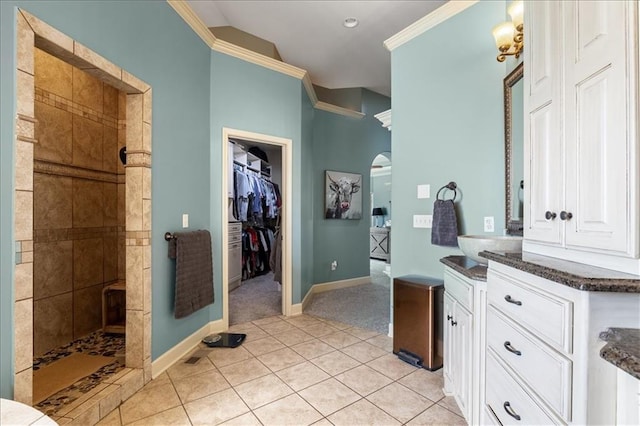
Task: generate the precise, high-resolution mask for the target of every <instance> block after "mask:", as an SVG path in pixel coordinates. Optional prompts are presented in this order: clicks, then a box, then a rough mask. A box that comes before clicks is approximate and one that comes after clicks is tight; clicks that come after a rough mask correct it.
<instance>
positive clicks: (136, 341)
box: [125, 290, 144, 368]
mask: <svg viewBox="0 0 640 426" xmlns="http://www.w3.org/2000/svg"><path fill="white" fill-rule="evenodd" d="M127 299H129V291H128V290H127ZM128 302H129V301H128V300H127V325H126V327H127V339H126V342H125V345H126V352H127V354H126V359H125V362H126V365H127V367H131V368H142V367H143V366H144V363H143V361H144V359H143V351H144V348H143V340H144V332H143V328H144V325H143V314H142V311H134V310H132V309H129V303H128Z"/></svg>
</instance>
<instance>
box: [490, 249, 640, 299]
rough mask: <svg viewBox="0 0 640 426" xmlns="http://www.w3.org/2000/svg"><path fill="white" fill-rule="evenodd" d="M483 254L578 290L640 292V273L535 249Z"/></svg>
mask: <svg viewBox="0 0 640 426" xmlns="http://www.w3.org/2000/svg"><path fill="white" fill-rule="evenodd" d="M480 256H482V257H484V258H486V259H489V260H493V261H496V262H498V263H502V264H504V265H507V266H511V267H513V268H515V269H519V270H521V271H524V272H528V273H530V274H533V275H537V276H539V277H542V278H546V279H548V280H551V281H555V282H557V283H559V284H564V285H566V286H568V287H572V288H575V289H577V290H582V291H604V292H617V293H640V275H632V274H626V273H624V272H617V271H612V270H609V269H604V268H598V267H595V266H591V265H585V264H582V263H576V262H570V261H567V260H562V259H556V258H552V257H547V256H541V255H538V254H533V253H507V252H493V251H483V252H480Z"/></svg>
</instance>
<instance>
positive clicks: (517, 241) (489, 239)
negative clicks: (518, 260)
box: [458, 235, 522, 265]
mask: <svg viewBox="0 0 640 426" xmlns="http://www.w3.org/2000/svg"><path fill="white" fill-rule="evenodd" d="M458 246H459V247H460V250H462V252H463V253H464V254H465V256H467V257H469V258H471V259H473V260H475V261H476V262H478V263H480V264H483V265H486V264H487V263H489V260H488V259H485V258H484V257H480V256H478V253H480V252H481V251H484V250H487V251H509V252H521V251H522V237H511V236H504V237H502V236H497V235H461V236H459V237H458Z"/></svg>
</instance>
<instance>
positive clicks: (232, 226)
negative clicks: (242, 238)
mask: <svg viewBox="0 0 640 426" xmlns="http://www.w3.org/2000/svg"><path fill="white" fill-rule="evenodd" d="M238 232H242V222H229V233H230V234H232V233H238Z"/></svg>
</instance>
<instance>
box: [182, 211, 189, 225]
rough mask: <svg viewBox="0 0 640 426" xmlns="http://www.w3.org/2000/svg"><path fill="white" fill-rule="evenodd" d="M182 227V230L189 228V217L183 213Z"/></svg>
mask: <svg viewBox="0 0 640 426" xmlns="http://www.w3.org/2000/svg"><path fill="white" fill-rule="evenodd" d="M182 227H183V228H188V227H189V215H188V214H187V213H184V214H183V215H182Z"/></svg>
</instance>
